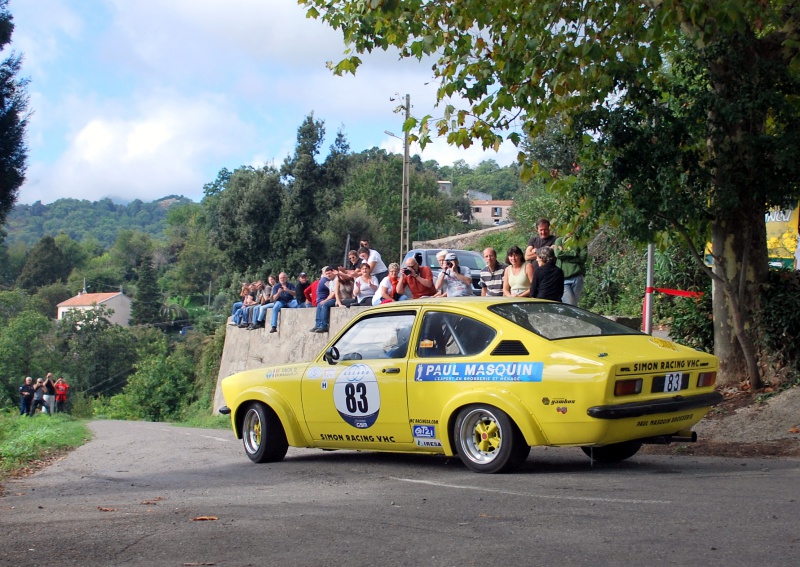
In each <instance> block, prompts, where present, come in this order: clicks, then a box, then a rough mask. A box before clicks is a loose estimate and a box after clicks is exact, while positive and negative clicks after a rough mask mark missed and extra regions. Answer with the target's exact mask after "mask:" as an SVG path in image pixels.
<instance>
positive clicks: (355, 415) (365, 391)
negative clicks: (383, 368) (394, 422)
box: [333, 364, 381, 429]
mask: <svg viewBox="0 0 800 567" xmlns="http://www.w3.org/2000/svg"><path fill="white" fill-rule="evenodd" d="M333 403H334V404H336V410H337V411H338V412H339V415H341V416H342V419H343V420H345V421H346V422H347V423H349V424H350V425H352V426H353V427H357V428H358V429H366V428H368V427H371V426H372V425H373V424H374V423H375V420H377V419H378V411H379V410H380V409H381V393H380V390H379V389H378V380H377V379H376V378H375V373H374V372H373V371H372V369H371V368H370V367H369V366H367V365H366V364H354V365H353V366H350V367H349V368H346V369H345V370H344V371H342V373H341V374H339V376H338V377H337V378H336V383H335V384H334V385H333Z"/></svg>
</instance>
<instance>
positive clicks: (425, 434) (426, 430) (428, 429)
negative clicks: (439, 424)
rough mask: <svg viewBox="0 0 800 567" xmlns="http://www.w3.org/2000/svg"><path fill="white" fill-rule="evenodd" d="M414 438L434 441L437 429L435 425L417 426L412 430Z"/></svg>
mask: <svg viewBox="0 0 800 567" xmlns="http://www.w3.org/2000/svg"><path fill="white" fill-rule="evenodd" d="M411 431H412V432H413V434H414V437H422V438H424V439H434V438H435V437H436V428H435V427H434V426H433V425H415V426H414V427H412V428H411Z"/></svg>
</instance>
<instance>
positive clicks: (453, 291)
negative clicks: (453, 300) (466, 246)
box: [436, 252, 472, 297]
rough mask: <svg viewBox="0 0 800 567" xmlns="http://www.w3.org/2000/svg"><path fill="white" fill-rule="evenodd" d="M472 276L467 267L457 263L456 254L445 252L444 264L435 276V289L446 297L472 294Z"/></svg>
mask: <svg viewBox="0 0 800 567" xmlns="http://www.w3.org/2000/svg"><path fill="white" fill-rule="evenodd" d="M471 284H472V277H471V273H470V270H469V268H466V267H461V266H459V265H458V256H456V255H455V253H454V252H447V254H445V256H444V266H443V267H442V271H441V272H439V277H438V278H436V289H437V290H439V291H440V292H443V293H446V294H447V297H467V296H470V295H472V289H471Z"/></svg>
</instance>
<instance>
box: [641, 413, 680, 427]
mask: <svg viewBox="0 0 800 567" xmlns="http://www.w3.org/2000/svg"><path fill="white" fill-rule="evenodd" d="M693 415H694V414H692V413H686V414H683V415H676V416H675V417H662V418H660V419H643V420H641V421H637V422H636V427H648V426H651V425H669V424H671V423H679V422H681V421H687V420H689V419H692V416H693Z"/></svg>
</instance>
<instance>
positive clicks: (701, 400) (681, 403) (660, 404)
mask: <svg viewBox="0 0 800 567" xmlns="http://www.w3.org/2000/svg"><path fill="white" fill-rule="evenodd" d="M722 399H723V398H722V394H720V393H719V392H711V393H710V394H700V395H698V396H688V397H687V396H675V397H672V398H667V399H661V400H648V401H646V402H632V403H628V404H614V405H609V406H593V407H590V408H589V409H587V410H586V413H587V414H589V416H590V417H594V418H597V419H625V418H629V417H641V416H643V415H653V414H659V413H675V412H680V411H686V410H693V409H698V408H707V407H711V406H713V405H716V404H718V403H720V402H721V401H722Z"/></svg>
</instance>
